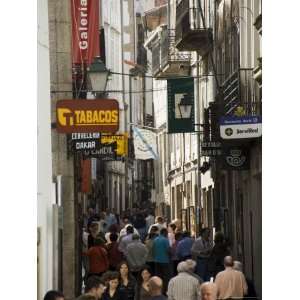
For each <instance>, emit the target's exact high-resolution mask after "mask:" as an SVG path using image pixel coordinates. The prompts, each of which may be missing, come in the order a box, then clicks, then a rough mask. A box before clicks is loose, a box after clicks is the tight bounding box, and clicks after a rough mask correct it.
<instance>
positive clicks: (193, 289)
mask: <svg viewBox="0 0 300 300" xmlns="http://www.w3.org/2000/svg"><path fill="white" fill-rule="evenodd" d="M210 236H211V234H210V230H209V229H208V228H204V229H202V230H201V232H200V236H199V237H198V238H196V239H195V237H192V236H191V234H190V232H188V231H182V230H181V228H180V224H178V223H176V222H173V223H170V224H166V222H165V220H164V218H163V217H161V216H158V217H156V218H155V217H154V214H153V212H151V210H133V211H126V212H125V213H124V214H123V215H122V217H120V216H119V215H118V214H116V213H115V212H112V211H110V210H107V211H106V212H102V213H101V214H100V215H97V214H95V213H94V210H93V209H89V214H88V215H87V217H86V220H85V229H84V234H83V247H84V249H83V252H82V255H83V266H84V291H83V294H82V295H81V296H80V297H79V298H77V300H100V299H101V300H165V299H168V300H199V299H201V300H216V299H231V298H239V299H242V298H243V297H256V293H255V290H254V288H253V284H252V282H251V281H250V280H248V279H246V278H245V276H244V274H243V272H242V271H243V270H242V267H243V266H242V264H241V262H239V261H234V260H233V258H232V256H231V251H230V248H229V247H228V244H227V243H226V241H225V239H224V235H223V234H222V233H220V232H217V233H216V234H215V235H214V241H211V240H210ZM49 293H50V295H48V294H47V295H46V296H45V298H44V300H64V297H63V295H62V294H60V293H59V292H57V293H58V294H55V293H56V291H50V292H49ZM51 293H52V294H51Z"/></svg>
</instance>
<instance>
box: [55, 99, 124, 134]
mask: <svg viewBox="0 0 300 300" xmlns="http://www.w3.org/2000/svg"><path fill="white" fill-rule="evenodd" d="M56 121H57V131H58V132H59V133H90V132H100V133H102V132H103V133H115V132H116V131H118V129H119V103H118V101H117V100H115V99H95V100H86V99H78V100H59V101H57V104H56Z"/></svg>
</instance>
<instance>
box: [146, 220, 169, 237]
mask: <svg viewBox="0 0 300 300" xmlns="http://www.w3.org/2000/svg"><path fill="white" fill-rule="evenodd" d="M152 226H156V227H157V228H158V230H159V231H160V230H161V229H163V228H166V226H165V224H164V218H163V217H157V218H156V223H155V224H153V225H151V226H150V227H149V229H148V233H150V231H151V228H152Z"/></svg>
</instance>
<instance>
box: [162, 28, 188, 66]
mask: <svg viewBox="0 0 300 300" xmlns="http://www.w3.org/2000/svg"><path fill="white" fill-rule="evenodd" d="M161 53H162V57H161V58H162V60H161V65H162V67H164V66H166V64H168V63H170V62H181V61H182V62H190V60H191V53H190V52H188V51H178V50H177V48H176V47H175V29H165V30H163V32H162V36H161Z"/></svg>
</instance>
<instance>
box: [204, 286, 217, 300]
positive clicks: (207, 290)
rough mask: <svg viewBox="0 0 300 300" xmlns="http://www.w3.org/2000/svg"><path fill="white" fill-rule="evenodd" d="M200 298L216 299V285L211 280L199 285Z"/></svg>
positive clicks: (206, 299) (205, 299)
mask: <svg viewBox="0 0 300 300" xmlns="http://www.w3.org/2000/svg"><path fill="white" fill-rule="evenodd" d="M200 295H201V298H200V299H201V300H217V286H216V284H215V283H213V282H205V283H203V284H201V286H200Z"/></svg>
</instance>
